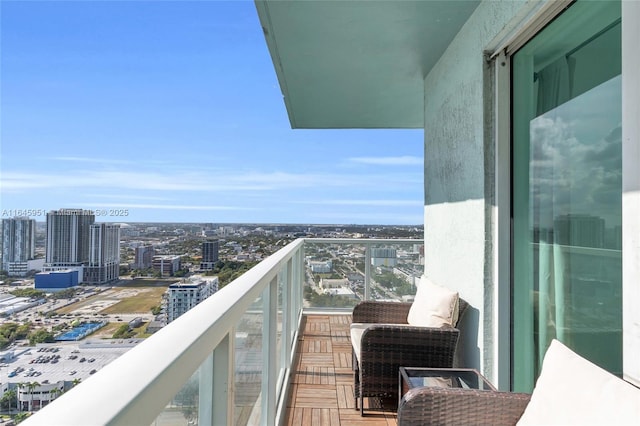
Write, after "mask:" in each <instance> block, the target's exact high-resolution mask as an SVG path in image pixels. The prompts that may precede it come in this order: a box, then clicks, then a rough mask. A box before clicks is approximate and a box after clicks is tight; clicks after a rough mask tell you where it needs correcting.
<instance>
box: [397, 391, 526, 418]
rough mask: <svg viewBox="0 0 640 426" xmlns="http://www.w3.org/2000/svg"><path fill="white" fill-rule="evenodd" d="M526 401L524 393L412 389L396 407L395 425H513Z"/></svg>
mask: <svg viewBox="0 0 640 426" xmlns="http://www.w3.org/2000/svg"><path fill="white" fill-rule="evenodd" d="M530 398H531V395H529V394H525V393H510V392H496V391H486V390H485V391H481V390H471V389H460V388H438V387H420V388H414V389H410V390H409V391H408V392H407V393H406V394H405V395H404V397H403V398H402V402H401V403H400V406H399V407H398V426H422V425H440V426H458V425H496V426H507V425H515V424H516V423H517V421H518V420H519V419H520V417H521V416H522V413H523V412H524V409H525V408H526V406H527V404H528V403H529V400H530Z"/></svg>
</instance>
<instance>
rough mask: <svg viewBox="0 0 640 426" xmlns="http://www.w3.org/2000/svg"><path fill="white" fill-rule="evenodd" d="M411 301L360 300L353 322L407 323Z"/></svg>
mask: <svg viewBox="0 0 640 426" xmlns="http://www.w3.org/2000/svg"><path fill="white" fill-rule="evenodd" d="M410 308H411V303H398V302H376V301H366V302H360V303H358V304H357V305H356V306H355V307H354V308H353V322H360V323H384V324H406V323H407V315H408V314H409V309H410Z"/></svg>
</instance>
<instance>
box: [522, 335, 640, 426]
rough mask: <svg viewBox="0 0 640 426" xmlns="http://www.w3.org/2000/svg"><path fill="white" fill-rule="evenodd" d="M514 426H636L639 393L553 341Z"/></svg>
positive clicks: (638, 411)
mask: <svg viewBox="0 0 640 426" xmlns="http://www.w3.org/2000/svg"><path fill="white" fill-rule="evenodd" d="M517 424H518V425H519V426H523V425H576V426H577V425H616V426H619V425H635V426H637V425H639V424H640V389H638V388H636V387H635V386H633V385H631V384H629V383H627V382H625V381H624V380H622V379H619V378H618V377H616V376H614V375H613V374H611V373H609V372H607V371H606V370H603V369H602V368H600V367H598V366H597V365H595V364H593V363H591V362H590V361H587V360H586V359H584V358H582V357H581V356H579V355H578V354H576V353H575V352H573V351H572V350H571V349H569V348H568V347H566V346H565V345H563V344H562V343H560V342H559V341H557V340H553V341H552V342H551V346H549V349H548V350H547V353H546V354H545V356H544V360H543V362H542V371H541V372H540V377H538V381H537V382H536V386H535V388H534V390H533V393H532V394H531V401H530V402H529V404H528V405H527V408H526V409H525V411H524V413H523V414H522V417H521V418H520V420H519V421H518V423H517Z"/></svg>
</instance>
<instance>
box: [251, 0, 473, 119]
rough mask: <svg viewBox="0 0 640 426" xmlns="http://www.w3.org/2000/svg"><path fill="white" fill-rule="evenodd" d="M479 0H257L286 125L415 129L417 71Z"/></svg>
mask: <svg viewBox="0 0 640 426" xmlns="http://www.w3.org/2000/svg"><path fill="white" fill-rule="evenodd" d="M478 3H479V2H478V1H462V0H449V1H436V0H423V1H404V0H399V1H359V0H350V1H335V0H296V1H282V0H277V1H275V0H268V1H263V0H256V7H257V10H258V15H259V18H260V22H261V24H262V28H263V31H264V34H265V37H266V40H267V45H268V47H269V51H270V53H271V58H272V60H273V63H274V66H275V69H276V74H277V76H278V80H279V82H280V87H281V89H282V92H283V95H284V101H285V104H286V107H287V111H288V114H289V120H290V121H291V126H292V127H293V128H422V127H423V123H424V96H425V94H424V89H423V86H424V76H425V75H427V74H428V72H429V70H430V69H431V68H432V67H433V66H434V65H435V63H436V62H437V61H438V59H439V58H440V56H441V55H442V53H443V52H444V50H445V49H446V48H447V46H448V45H449V43H450V42H451V40H452V39H453V38H454V36H455V35H456V34H457V32H458V31H459V30H460V28H461V27H462V25H464V23H465V22H466V20H467V19H468V17H469V16H470V15H471V13H473V11H474V10H475V8H476V7H477V5H478Z"/></svg>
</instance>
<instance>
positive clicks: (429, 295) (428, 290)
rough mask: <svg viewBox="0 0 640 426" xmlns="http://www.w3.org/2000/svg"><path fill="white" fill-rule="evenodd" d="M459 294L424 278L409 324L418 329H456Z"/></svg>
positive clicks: (420, 284) (409, 317)
mask: <svg viewBox="0 0 640 426" xmlns="http://www.w3.org/2000/svg"><path fill="white" fill-rule="evenodd" d="M459 300H460V299H459V297H458V293H457V292H455V291H451V290H449V289H448V288H445V287H442V286H439V285H436V284H434V283H432V282H431V281H430V280H429V279H428V278H427V277H425V276H422V278H420V282H419V283H418V288H417V291H416V297H415V299H414V300H413V303H412V304H411V308H410V309H409V315H407V322H408V323H409V324H410V325H413V326H418V327H442V326H445V325H450V326H452V327H455V325H456V323H457V322H458V306H459Z"/></svg>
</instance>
